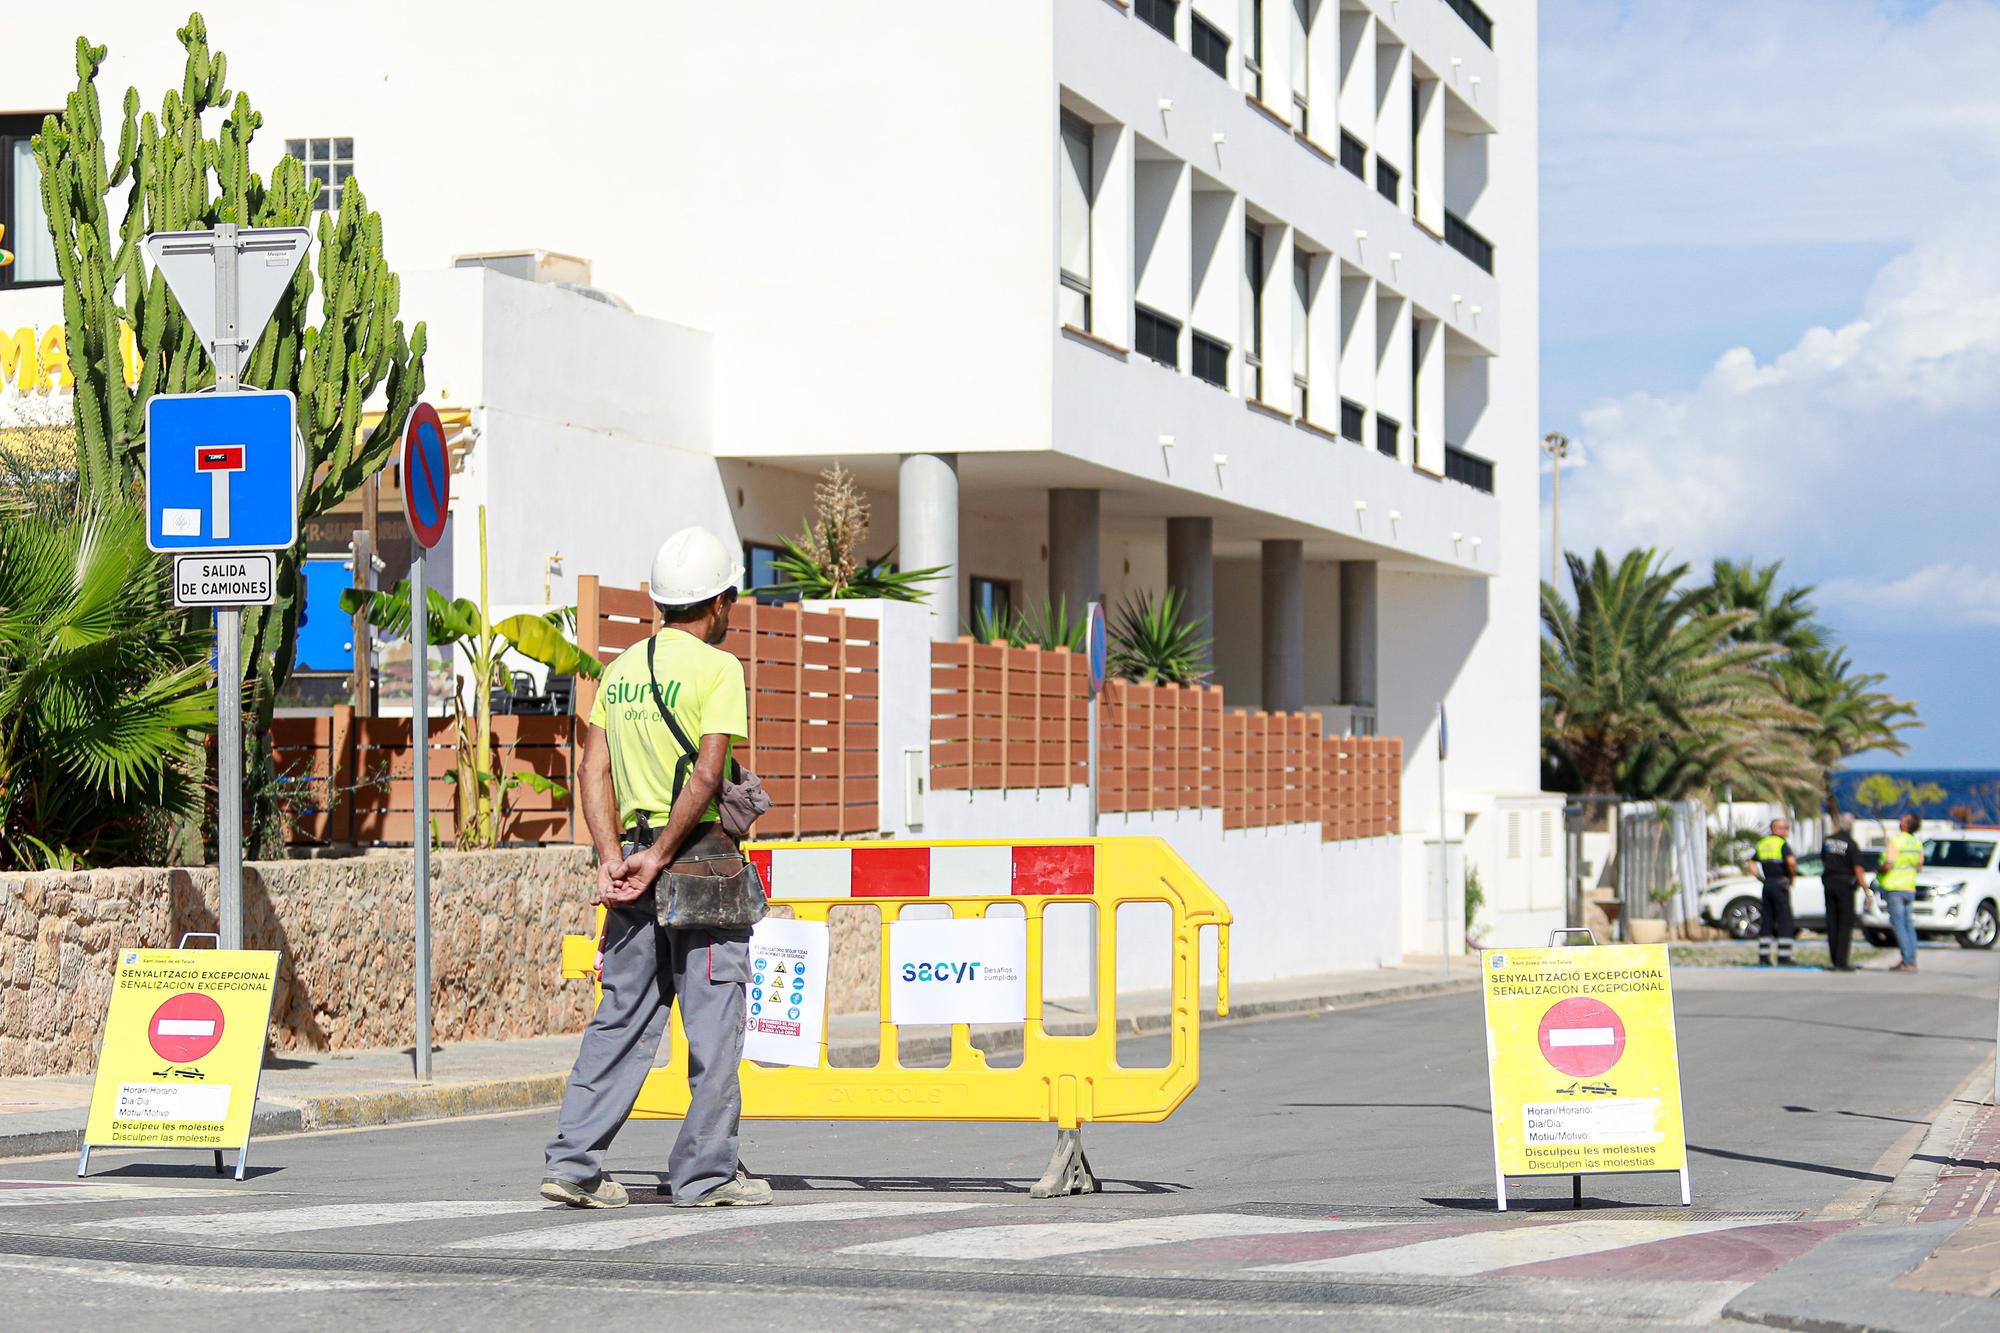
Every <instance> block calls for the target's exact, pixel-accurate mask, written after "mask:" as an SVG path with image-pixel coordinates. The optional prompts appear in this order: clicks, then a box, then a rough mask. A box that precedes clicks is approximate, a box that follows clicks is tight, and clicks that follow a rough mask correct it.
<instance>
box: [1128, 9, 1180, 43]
mask: <svg viewBox="0 0 2000 1333" xmlns="http://www.w3.org/2000/svg"><path fill="white" fill-rule="evenodd" d="M1180 7H1181V0H1132V13H1133V15H1134V16H1135V17H1136V18H1137V19H1138V20H1139V22H1141V23H1143V24H1145V25H1146V26H1147V27H1149V28H1151V29H1152V30H1153V31H1154V32H1157V33H1159V34H1160V35H1161V36H1163V37H1165V38H1166V39H1167V40H1168V41H1170V42H1171V41H1172V40H1174V24H1175V22H1176V21H1177V20H1178V18H1179V14H1180Z"/></svg>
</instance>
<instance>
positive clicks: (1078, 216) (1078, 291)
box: [1057, 111, 1097, 331]
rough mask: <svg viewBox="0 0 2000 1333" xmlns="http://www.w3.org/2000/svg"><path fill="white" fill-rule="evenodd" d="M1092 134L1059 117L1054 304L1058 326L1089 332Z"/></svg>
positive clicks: (1078, 120) (1075, 120)
mask: <svg viewBox="0 0 2000 1333" xmlns="http://www.w3.org/2000/svg"><path fill="white" fill-rule="evenodd" d="M1094 137H1095V136H1094V134H1093V132H1092V130H1091V128H1090V126H1089V124H1088V123H1086V122H1085V121H1084V120H1083V118H1082V117H1080V116H1077V115H1073V114H1072V113H1070V112H1068V111H1065V112H1063V113H1062V197H1061V200H1060V202H1059V204H1058V208H1059V209H1060V211H1061V213H1062V274H1061V284H1060V290H1059V291H1058V292H1057V300H1058V302H1059V306H1060V313H1061V316H1062V322H1063V323H1065V324H1068V325H1071V326H1073V327H1075V328H1079V329H1084V330H1086V331H1088V330H1089V328H1090V209H1091V203H1092V197H1093V191H1092V186H1093V185H1094V184H1095V182H1096V179H1097V176H1096V172H1095V171H1094V170H1093V164H1092V159H1091V145H1092V141H1093V138H1094Z"/></svg>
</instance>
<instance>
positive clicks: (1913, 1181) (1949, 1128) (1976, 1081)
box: [1862, 1059, 1993, 1223]
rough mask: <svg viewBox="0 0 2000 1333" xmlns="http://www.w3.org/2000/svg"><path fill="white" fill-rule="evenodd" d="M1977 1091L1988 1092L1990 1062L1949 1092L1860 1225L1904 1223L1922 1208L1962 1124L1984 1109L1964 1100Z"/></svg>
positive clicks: (1981, 1102)
mask: <svg viewBox="0 0 2000 1333" xmlns="http://www.w3.org/2000/svg"><path fill="white" fill-rule="evenodd" d="M1980 1087H1984V1088H1985V1089H1987V1090H1988V1092H1990V1091H1991V1090H1992V1087H1993V1061H1992V1060H1991V1059H1988V1060H1987V1061H1986V1062H1985V1063H1983V1064H1981V1065H1980V1066H1979V1068H1977V1069H1975V1070H1973V1071H1972V1073H1971V1074H1970V1075H1968V1076H1967V1078H1966V1080H1965V1081H1964V1082H1963V1083H1961V1084H1959V1085H1958V1086H1957V1087H1956V1088H1954V1089H1952V1093H1951V1096H1950V1097H1948V1098H1946V1099H1945V1103H1944V1105H1943V1106H1941V1107H1939V1108H1938V1110H1937V1112H1936V1113H1935V1114H1934V1115H1933V1116H1932V1117H1931V1127H1930V1129H1929V1130H1927V1131H1925V1133H1924V1139H1923V1142H1922V1143H1920V1144H1919V1145H1917V1149H1916V1151H1915V1152H1913V1153H1911V1154H1910V1160H1909V1161H1907V1162H1904V1163H1903V1165H1902V1168H1901V1169H1900V1170H1898V1171H1897V1172H1896V1178H1895V1179H1894V1180H1892V1181H1890V1182H1889V1183H1888V1184H1887V1185H1885V1186H1883V1187H1882V1193H1881V1194H1880V1195H1878V1196H1877V1197H1876V1199H1875V1203H1874V1205H1873V1206H1872V1207H1870V1208H1869V1210H1868V1212H1867V1215H1866V1216H1865V1217H1864V1218H1863V1219H1862V1220H1863V1221H1865V1222H1869V1223H1884V1222H1907V1221H1909V1220H1910V1219H1911V1218H1912V1217H1914V1216H1916V1213H1917V1210H1918V1209H1920V1208H1922V1207H1923V1206H1924V1203H1925V1201H1926V1200H1928V1199H1929V1198H1930V1196H1931V1193H1932V1191H1934V1190H1935V1189H1936V1188H1937V1184H1938V1170H1939V1168H1940V1167H1942V1166H1943V1165H1944V1164H1945V1162H1947V1161H1949V1160H1950V1158H1951V1150H1952V1149H1953V1148H1954V1147H1955V1146H1957V1144H1958V1140H1959V1135H1960V1134H1961V1133H1962V1132H1963V1131H1964V1128H1965V1122H1966V1121H1967V1120H1969V1119H1970V1118H1971V1117H1972V1115H1973V1113H1974V1112H1976V1111H1979V1110H1981V1109H1982V1108H1983V1107H1984V1106H1985V1099H1984V1098H1983V1097H1981V1096H1977V1095H1972V1096H1968V1094H1971V1093H1973V1090H1974V1089H1976V1088H1980Z"/></svg>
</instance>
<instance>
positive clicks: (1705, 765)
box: [1542, 550, 1809, 799]
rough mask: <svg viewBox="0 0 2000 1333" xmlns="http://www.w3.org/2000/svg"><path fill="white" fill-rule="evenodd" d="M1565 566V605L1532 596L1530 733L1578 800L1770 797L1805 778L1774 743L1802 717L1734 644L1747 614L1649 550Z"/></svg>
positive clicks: (1762, 663) (1571, 559) (1782, 742)
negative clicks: (1570, 775) (1600, 796)
mask: <svg viewBox="0 0 2000 1333" xmlns="http://www.w3.org/2000/svg"><path fill="white" fill-rule="evenodd" d="M1565 559H1566V561H1567V563H1568V566H1569V572H1570V582H1571V586H1572V587H1574V588H1575V590H1576V604H1575V606H1574V607H1572V606H1571V605H1570V604H1569V603H1568V602H1567V601H1566V600H1565V599H1564V598H1563V596H1562V594H1561V593H1560V592H1559V591H1558V590H1557V589H1556V588H1555V587H1553V586H1552V585H1549V584H1546V583H1545V584H1543V585H1542V624H1543V627H1544V629H1545V630H1546V634H1545V635H1544V637H1543V639H1542V733H1543V736H1544V738H1545V740H1546V742H1547V743H1548V745H1549V747H1550V748H1551V749H1552V750H1554V751H1556V752H1557V753H1558V754H1559V755H1560V757H1562V758H1563V759H1565V760H1567V761H1568V763H1569V764H1570V765H1571V766H1572V767H1573V768H1574V770H1575V772H1576V774H1577V777H1578V779H1579V780H1580V782H1581V784H1582V786H1583V789H1584V790H1585V791H1590V792H1613V791H1622V792H1624V793H1625V794H1628V795H1634V796H1641V797H1660V798H1666V799H1678V798H1680V797H1684V796H1690V795H1697V794H1701V793H1703V792H1706V791H1708V790H1711V789H1712V788H1714V787H1715V786H1717V785H1719V783H1721V782H1724V781H1728V782H1732V783H1734V782H1737V781H1741V783H1742V785H1743V787H1744V789H1745V790H1746V791H1760V790H1761V791H1766V792H1770V793H1772V794H1774V795H1775V794H1777V792H1778V791H1779V790H1781V789H1782V788H1784V787H1787V786H1792V785H1796V783H1797V782H1798V781H1799V780H1800V779H1801V778H1802V777H1803V776H1804V775H1805V773H1807V772H1809V769H1807V768H1806V767H1805V760H1804V756H1803V754H1802V751H1801V747H1800V746H1799V745H1798V744H1797V742H1796V740H1792V741H1790V742H1788V741H1787V738H1786V731H1787V728H1795V727H1798V726H1799V725H1801V724H1802V723H1803V722H1805V721H1807V720H1808V719H1806V718H1804V717H1803V715H1801V714H1800V713H1799V712H1798V710H1797V709H1795V708H1793V707H1791V705H1790V704H1789V703H1788V702H1787V701H1786V700H1785V699H1784V698H1783V696H1782V695H1781V694H1780V693H1779V692H1778V691H1777V690H1776V689H1775V688H1774V685H1773V677H1772V675H1771V673H1770V672H1769V671H1768V670H1767V669H1766V663H1767V662H1768V661H1769V660H1770V659H1771V658H1772V657H1773V656H1775V655H1776V654H1777V652H1778V651H1779V650H1778V649H1777V648H1775V647H1773V646H1771V645H1769V644H1765V643H1755V642H1741V641H1739V640H1738V638H1737V632H1738V631H1739V630H1740V629H1741V628H1742V627H1743V626H1744V625H1745V624H1747V623H1748V622H1750V621H1751V620H1752V619H1753V618H1754V616H1753V613H1752V612H1750V611H1746V610H1735V609H1730V610H1723V609H1718V608H1717V607H1716V606H1715V605H1714V602H1713V599H1712V597H1711V596H1710V593H1709V590H1707V589H1705V588H1695V589H1688V588H1685V587H1684V586H1683V580H1684V579H1685V577H1686V575H1687V566H1686V565H1674V566H1671V567H1669V566H1666V565H1664V564H1663V563H1662V561H1661V559H1660V557H1659V556H1658V555H1657V553H1656V552H1654V551H1651V550H1635V551H1628V552H1626V553H1625V554H1624V555H1623V556H1622V557H1620V558H1619V559H1618V561H1617V562H1616V563H1615V564H1614V563H1613V562H1612V560H1611V558H1610V557H1609V556H1608V555H1606V554H1605V553H1604V552H1603V551H1602V550H1600V551H1597V552H1596V553H1595V554H1594V555H1593V556H1592V557H1591V559H1590V561H1589V563H1587V564H1586V563H1585V562H1584V560H1583V558H1582V557H1580V556H1578V555H1575V554H1573V553H1571V554H1568V555H1566V556H1565Z"/></svg>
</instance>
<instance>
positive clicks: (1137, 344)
mask: <svg viewBox="0 0 2000 1333" xmlns="http://www.w3.org/2000/svg"><path fill="white" fill-rule="evenodd" d="M1162 346H1164V347H1166V348H1168V349H1169V350H1168V354H1167V355H1166V356H1161V355H1160V352H1159V349H1160V348H1161V347H1162ZM1132 350H1133V351H1135V352H1137V353H1138V354H1139V355H1140V356H1143V357H1145V358H1146V359H1147V360H1149V361H1154V362H1157V363H1158V364H1160V365H1163V366H1165V367H1166V368H1167V369H1168V370H1179V369H1180V368H1181V323H1180V321H1179V320H1177V319H1170V318H1168V317H1167V316H1165V315H1163V314H1161V313H1160V312H1159V311H1157V310H1152V309H1148V308H1147V307H1146V306H1143V305H1140V304H1138V303H1137V302H1134V303H1133V305H1132Z"/></svg>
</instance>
